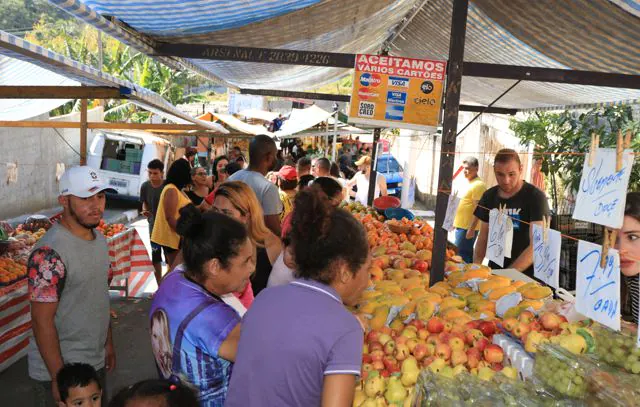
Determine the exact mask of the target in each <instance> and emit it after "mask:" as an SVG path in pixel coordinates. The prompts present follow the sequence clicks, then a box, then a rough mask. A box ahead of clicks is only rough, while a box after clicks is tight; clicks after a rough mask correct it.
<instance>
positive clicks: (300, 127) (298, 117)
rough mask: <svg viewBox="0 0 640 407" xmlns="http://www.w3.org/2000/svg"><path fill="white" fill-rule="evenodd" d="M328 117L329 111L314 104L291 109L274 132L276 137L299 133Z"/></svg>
mask: <svg viewBox="0 0 640 407" xmlns="http://www.w3.org/2000/svg"><path fill="white" fill-rule="evenodd" d="M330 117H331V113H330V112H327V111H326V110H324V109H321V108H319V107H318V106H316V105H312V106H309V107H307V108H305V109H291V114H290V115H289V118H288V119H287V120H285V121H284V123H282V127H280V130H278V131H276V133H275V134H276V136H278V137H284V136H290V135H292V134H296V133H300V132H302V131H304V130H307V129H310V128H311V127H313V126H316V125H318V124H320V123H322V122H324V121H326V120H327V119H328V118H330Z"/></svg>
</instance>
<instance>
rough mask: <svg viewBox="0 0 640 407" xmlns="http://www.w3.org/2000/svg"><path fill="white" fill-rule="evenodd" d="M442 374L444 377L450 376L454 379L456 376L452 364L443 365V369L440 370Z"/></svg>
mask: <svg viewBox="0 0 640 407" xmlns="http://www.w3.org/2000/svg"><path fill="white" fill-rule="evenodd" d="M440 374H441V375H442V376H444V377H448V378H449V379H453V376H454V374H453V369H452V368H451V366H445V367H443V368H442V370H440Z"/></svg>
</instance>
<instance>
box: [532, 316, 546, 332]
mask: <svg viewBox="0 0 640 407" xmlns="http://www.w3.org/2000/svg"><path fill="white" fill-rule="evenodd" d="M542 330H544V328H543V326H542V323H541V322H540V321H539V320H537V319H536V320H535V321H533V322H532V323H530V324H529V331H538V332H540V331H542Z"/></svg>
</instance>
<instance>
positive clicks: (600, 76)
mask: <svg viewBox="0 0 640 407" xmlns="http://www.w3.org/2000/svg"><path fill="white" fill-rule="evenodd" d="M156 50H157V51H158V53H157V55H164V56H179V57H185V58H197V59H210V60H222V61H242V62H259V63H270V64H286V65H309V66H325V67H334V68H353V67H354V66H355V57H356V54H343V53H337V52H316V51H298V50H291V49H277V48H250V47H232V46H226V45H204V44H169V43H160V44H159V45H158V46H157V47H156ZM463 75H464V76H473V77H482V78H496V79H522V80H525V81H534V82H554V83H567V84H572V85H593V86H608V87H614V88H628V89H640V75H626V74H618V73H610V72H596V71H578V70H571V69H557V68H539V67H526V66H518V65H502V64H485V63H479V62H463Z"/></svg>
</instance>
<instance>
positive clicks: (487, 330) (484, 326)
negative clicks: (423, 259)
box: [478, 321, 496, 338]
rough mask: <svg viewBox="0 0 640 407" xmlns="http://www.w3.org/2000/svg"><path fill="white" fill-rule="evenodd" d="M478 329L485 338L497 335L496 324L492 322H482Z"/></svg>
mask: <svg viewBox="0 0 640 407" xmlns="http://www.w3.org/2000/svg"><path fill="white" fill-rule="evenodd" d="M478 329H479V330H480V332H482V334H483V335H484V336H486V337H487V338H490V337H491V335H493V334H494V333H496V324H494V323H493V322H491V321H482V322H480V325H478Z"/></svg>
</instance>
